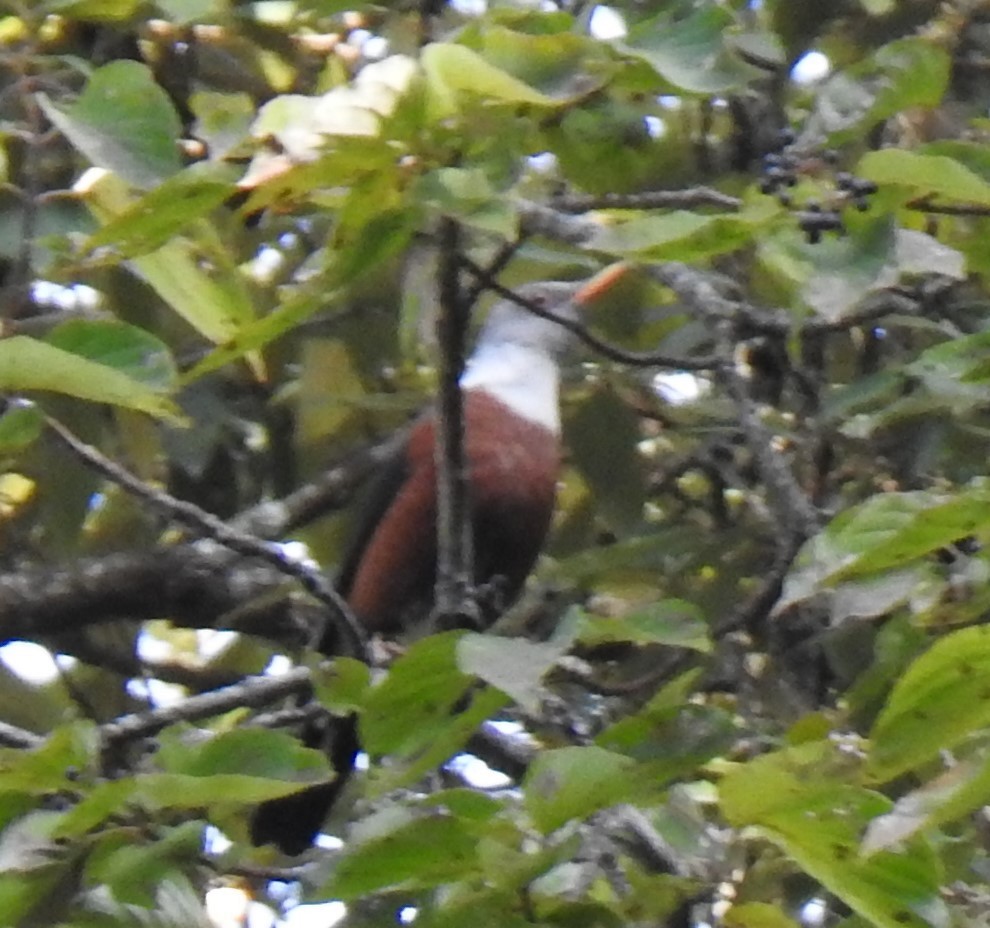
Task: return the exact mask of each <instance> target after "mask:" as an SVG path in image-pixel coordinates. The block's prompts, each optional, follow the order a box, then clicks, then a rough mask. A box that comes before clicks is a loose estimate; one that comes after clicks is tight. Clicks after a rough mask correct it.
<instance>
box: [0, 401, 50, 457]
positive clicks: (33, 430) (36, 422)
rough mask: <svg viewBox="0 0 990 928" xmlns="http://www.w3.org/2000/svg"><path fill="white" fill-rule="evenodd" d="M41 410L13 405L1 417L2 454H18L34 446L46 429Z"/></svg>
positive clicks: (25, 405) (0, 441)
mask: <svg viewBox="0 0 990 928" xmlns="http://www.w3.org/2000/svg"><path fill="white" fill-rule="evenodd" d="M44 425H45V423H44V419H43V418H42V415H41V410H40V409H38V408H37V407H36V406H33V405H27V404H23V405H11V406H8V407H7V411H6V412H4V414H3V415H2V416H0V454H17V453H18V452H19V451H23V450H24V449H25V448H28V447H29V446H30V445H32V444H33V443H34V442H35V440H36V439H37V438H38V436H39V435H40V434H41V431H42V429H43V428H44Z"/></svg>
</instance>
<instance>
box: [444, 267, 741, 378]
mask: <svg viewBox="0 0 990 928" xmlns="http://www.w3.org/2000/svg"><path fill="white" fill-rule="evenodd" d="M461 263H462V264H463V265H464V267H465V268H467V270H469V271H470V272H471V273H472V274H473V275H474V276H475V277H476V278H477V279H478V280H480V281H483V282H484V284H485V286H486V287H487V288H488V289H489V290H491V291H492V292H493V293H496V294H498V295H499V296H501V297H503V298H504V299H507V300H511V301H512V302H513V303H515V304H516V305H518V306H522V307H523V309H526V310H528V311H529V312H531V313H533V315H535V316H540V317H541V318H543V319H549V320H551V321H552V322H556V323H557V324H558V325H560V326H562V327H563V328H565V329H567V330H568V331H569V332H573V333H574V335H576V336H577V337H578V338H579V339H580V340H581V341H582V342H584V343H585V344H586V345H588V347H589V348H593V349H594V350H595V351H597V352H598V353H599V354H600V355H602V357H605V358H608V359H609V360H610V361H617V362H619V363H620V364H629V365H631V366H633V367H669V368H672V369H674V370H680V371H706V370H714V369H715V368H717V367H719V366H720V365H721V364H722V362H723V360H724V359H723V358H722V357H720V356H718V355H703V356H700V357H697V358H682V357H674V356H672V355H669V354H665V353H663V352H658V351H627V350H626V349H624V348H619V347H618V346H616V345H613V344H611V343H610V342H607V341H604V340H603V339H601V338H599V337H598V336H597V335H594V334H593V333H592V332H590V331H589V330H588V329H587V328H586V327H585V326H583V325H582V324H581V323H580V322H575V321H574V320H573V319H565V318H563V317H562V316H558V315H557V314H556V313H553V312H551V311H550V310H547V309H545V308H544V307H543V306H541V305H540V304H539V303H534V302H533V301H531V300H526V299H523V298H522V297H521V296H519V295H518V294H517V293H515V292H514V291H513V290H510V289H509V288H508V287H504V286H503V285H502V284H500V283H499V282H498V281H497V280H493V279H492V278H491V277H490V276H489V274H488V273H487V271H485V269H484V268H482V267H479V266H478V265H477V264H476V263H475V262H474V261H472V260H471V259H470V258H466V257H462V259H461Z"/></svg>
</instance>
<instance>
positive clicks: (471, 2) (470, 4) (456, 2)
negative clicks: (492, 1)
mask: <svg viewBox="0 0 990 928" xmlns="http://www.w3.org/2000/svg"><path fill="white" fill-rule="evenodd" d="M450 5H451V6H452V7H453V8H454V9H455V10H457V12H458V13H460V14H461V16H482V15H483V14H484V12H485V10H487V9H488V2H487V0H453V2H452V3H451V4H450Z"/></svg>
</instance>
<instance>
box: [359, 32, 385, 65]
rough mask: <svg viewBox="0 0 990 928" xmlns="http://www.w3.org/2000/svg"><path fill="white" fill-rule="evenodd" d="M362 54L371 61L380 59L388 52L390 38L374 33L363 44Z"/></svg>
mask: <svg viewBox="0 0 990 928" xmlns="http://www.w3.org/2000/svg"><path fill="white" fill-rule="evenodd" d="M361 54H362V55H364V57H365V58H368V59H369V60H371V61H380V60H381V59H382V58H384V57H385V56H386V55H387V54H388V39H386V38H385V37H384V36H381V35H373V36H372V37H371V38H370V39H368V41H367V42H365V43H364V45H362V46H361Z"/></svg>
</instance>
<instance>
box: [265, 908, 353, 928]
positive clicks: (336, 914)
mask: <svg viewBox="0 0 990 928" xmlns="http://www.w3.org/2000/svg"><path fill="white" fill-rule="evenodd" d="M346 914H347V906H345V905H344V903H343V902H321V903H319V904H318V905H297V906H296V907H295V908H294V909H290V910H289V912H288V914H287V915H286V916H285V920H284V921H282V922H281V923H280V924H282V925H284V926H285V928H330V926H331V925H336V924H337V922H339V921H340V920H341V919H342V918H343V917H344V916H345V915H346Z"/></svg>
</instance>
